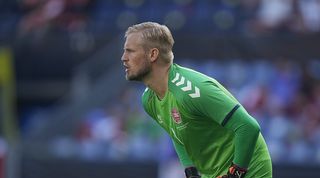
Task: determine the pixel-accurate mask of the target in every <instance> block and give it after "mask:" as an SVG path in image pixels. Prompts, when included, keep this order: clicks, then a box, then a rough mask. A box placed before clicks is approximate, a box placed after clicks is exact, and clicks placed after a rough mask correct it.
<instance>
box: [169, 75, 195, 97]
mask: <svg viewBox="0 0 320 178" xmlns="http://www.w3.org/2000/svg"><path fill="white" fill-rule="evenodd" d="M171 82H172V83H174V84H175V85H176V86H178V87H179V88H180V89H181V90H182V91H183V92H189V91H194V92H193V93H189V96H190V97H191V98H198V97H200V89H199V88H198V87H197V86H195V85H194V84H192V82H191V81H190V80H186V78H185V77H184V76H182V75H181V74H180V73H176V76H175V78H174V79H173V80H171ZM185 84H186V85H185Z"/></svg>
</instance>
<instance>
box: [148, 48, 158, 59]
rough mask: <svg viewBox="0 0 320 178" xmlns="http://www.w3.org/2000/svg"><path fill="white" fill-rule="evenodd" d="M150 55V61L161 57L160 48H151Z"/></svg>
mask: <svg viewBox="0 0 320 178" xmlns="http://www.w3.org/2000/svg"><path fill="white" fill-rule="evenodd" d="M149 57H150V61H151V62H155V61H156V60H157V59H158V57H159V50H158V48H152V49H150V53H149Z"/></svg>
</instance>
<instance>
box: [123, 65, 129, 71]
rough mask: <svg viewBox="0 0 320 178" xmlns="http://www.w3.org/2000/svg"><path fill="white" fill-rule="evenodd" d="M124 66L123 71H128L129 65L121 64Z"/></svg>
mask: <svg viewBox="0 0 320 178" xmlns="http://www.w3.org/2000/svg"><path fill="white" fill-rule="evenodd" d="M123 66H124V68H125V71H126V72H128V71H129V66H127V65H125V64H123Z"/></svg>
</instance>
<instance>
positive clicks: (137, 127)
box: [0, 0, 320, 178]
mask: <svg viewBox="0 0 320 178" xmlns="http://www.w3.org/2000/svg"><path fill="white" fill-rule="evenodd" d="M144 21H155V22H158V23H161V24H166V25H167V26H168V27H169V28H170V29H171V30H172V33H173V35H174V38H175V41H176V43H175V46H174V54H175V62H176V63H179V64H181V65H184V66H186V67H191V68H193V69H196V70H199V71H201V72H203V73H205V74H207V75H209V76H212V77H214V78H216V79H217V80H218V81H220V82H221V83H222V84H223V85H225V86H226V87H227V88H228V89H229V90H230V91H231V92H232V93H233V94H234V95H235V96H236V97H237V98H238V99H239V101H240V102H241V103H242V104H243V105H244V106H245V107H246V108H247V110H248V111H249V112H250V113H251V114H252V115H253V116H254V117H255V118H256V119H257V120H258V122H259V123H260V125H261V128H262V133H263V134H264V136H265V139H266V142H267V145H268V148H269V150H270V153H271V156H272V159H273V165H274V177H275V178H287V177H290V178H298V177H317V176H318V177H319V176H320V112H319V110H320V0H214V1H213V0H212V1H209V0H0V178H44V177H45V178H73V177H76V178H89V177H90V178H91V177H95V178H102V177H104V178H105V177H117V178H136V177H139V178H140V177H144V178H183V177H184V174H183V168H181V167H180V165H179V162H178V160H177V157H176V154H175V152H174V150H173V148H172V144H171V141H170V139H169V137H168V135H167V134H166V133H164V131H163V130H162V129H161V128H160V127H159V126H157V125H156V124H155V122H154V121H153V120H152V119H150V118H149V117H148V116H147V115H146V113H145V112H144V111H143V109H142V106H141V99H140V98H141V94H142V92H143V90H144V86H143V84H140V83H129V82H127V81H126V80H125V77H124V75H125V74H124V69H123V68H122V62H121V61H120V58H121V54H122V49H123V42H124V38H123V34H124V32H125V30H126V29H127V27H128V26H130V25H132V24H135V23H140V22H144Z"/></svg>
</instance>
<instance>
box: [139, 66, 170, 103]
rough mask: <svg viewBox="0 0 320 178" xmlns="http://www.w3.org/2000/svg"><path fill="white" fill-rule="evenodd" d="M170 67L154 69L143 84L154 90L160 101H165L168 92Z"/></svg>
mask: <svg viewBox="0 0 320 178" xmlns="http://www.w3.org/2000/svg"><path fill="white" fill-rule="evenodd" d="M169 69H170V65H169V66H165V67H154V68H153V69H152V72H151V73H150V75H149V76H148V77H147V78H146V79H144V80H143V83H144V84H145V85H146V86H147V87H148V88H150V89H151V90H153V91H154V92H155V93H156V94H157V96H158V98H159V99H163V98H164V96H165V94H166V92H167V90H168V78H169Z"/></svg>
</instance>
